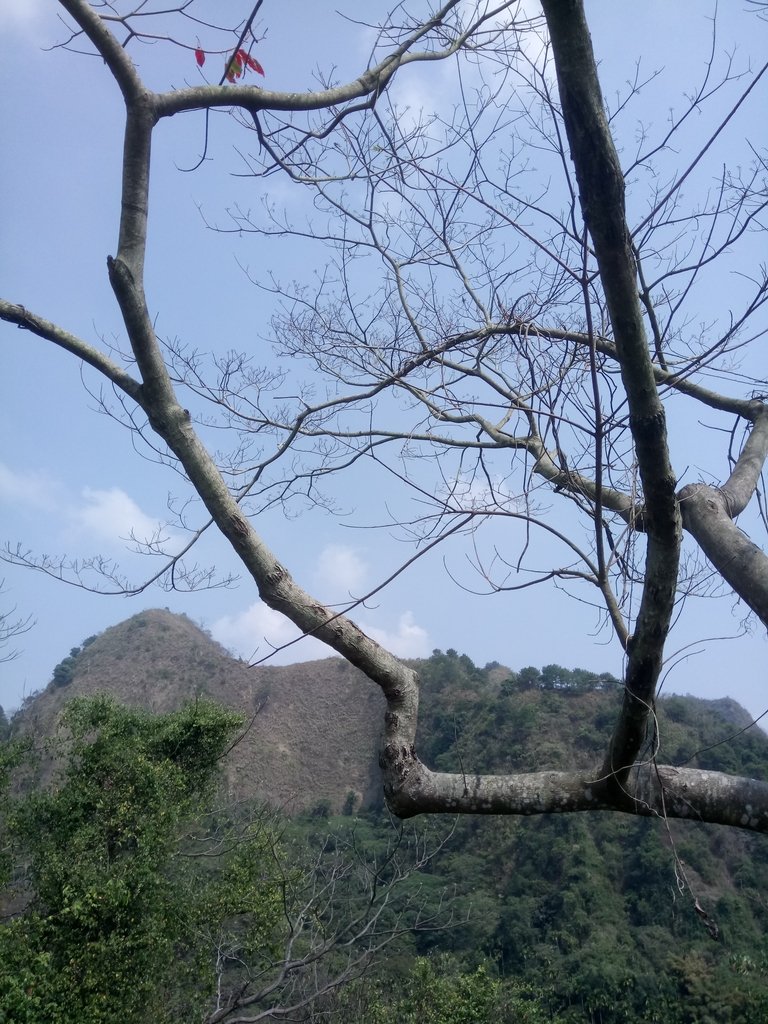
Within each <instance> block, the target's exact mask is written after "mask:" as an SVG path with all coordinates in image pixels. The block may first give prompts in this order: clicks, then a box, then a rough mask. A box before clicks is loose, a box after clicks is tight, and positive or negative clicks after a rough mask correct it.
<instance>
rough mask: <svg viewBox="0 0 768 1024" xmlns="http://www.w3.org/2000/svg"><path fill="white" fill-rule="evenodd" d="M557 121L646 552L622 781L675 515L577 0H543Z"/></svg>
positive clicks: (646, 680) (658, 622) (611, 757)
mask: <svg viewBox="0 0 768 1024" xmlns="http://www.w3.org/2000/svg"><path fill="white" fill-rule="evenodd" d="M543 8H544V14H545V16H546V19H547V25H548V27H549V32H550V38H551V41H552V50H553V54H554V58H555V65H556V68H557V80H558V86H559V92H560V101H561V104H562V111H563V120H564V122H565V128H566V133H567V136H568V142H569V145H570V150H571V157H572V159H573V162H574V166H575V169H576V179H577V181H578V184H579V194H580V195H579V197H580V200H581V206H582V211H583V214H584V220H585V222H586V225H587V229H588V230H589V233H590V235H591V237H592V241H593V244H594V250H595V258H596V260H597V265H598V268H599V271H600V280H601V282H602V286H603V290H604V292H605V298H606V304H607V307H608V312H609V314H610V317H611V323H612V326H613V335H614V339H615V345H616V353H617V357H618V360H619V365H620V367H621V378H622V382H623V384H624V388H625V391H626V395H627V403H628V406H629V415H630V428H631V430H632V436H633V440H634V444H635V452H636V455H637V462H638V468H639V473H640V479H641V482H642V486H643V496H644V500H645V529H646V534H647V537H648V547H647V554H646V565H645V582H644V586H643V592H642V598H641V602H640V609H639V612H638V616H637V620H636V623H635V630H634V635H633V637H632V639H631V641H630V643H629V645H628V659H627V671H626V691H625V700H624V705H623V708H622V711H621V715H620V718H619V721H618V723H617V726H616V730H615V733H614V736H613V739H612V742H611V747H610V750H609V753H608V757H607V759H606V762H605V767H606V771H612V772H617V773H618V774H617V784H618V785H621V784H622V783H623V782H624V781H625V779H626V776H627V773H628V772H629V769H630V767H631V765H632V764H633V762H634V760H635V758H636V756H637V754H638V752H639V750H640V747H641V746H642V743H643V741H644V739H645V731H646V725H647V720H648V714H649V709H650V705H651V701H652V700H653V696H654V693H655V690H656V684H657V681H658V678H659V673H660V671H661V666H662V659H663V653H664V641H665V638H666V636H667V633H668V632H669V627H670V623H671V620H672V610H673V608H674V602H675V592H676V585H677V576H678V565H679V559H680V542H681V533H682V529H681V519H680V511H679V508H678V505H677V499H676V495H675V475H674V473H673V471H672V466H671V464H670V459H669V451H668V446H667V429H666V419H665V414H664V407H663V405H662V403H661V400H660V398H659V394H658V391H657V387H656V381H655V377H654V372H653V365H652V362H651V358H650V355H649V351H648V342H647V338H646V335H645V328H644V323H643V314H642V308H641V306H640V300H639V294H638V287H637V275H636V267H635V259H634V253H633V248H632V239H631V235H630V231H629V226H628V224H627V220H626V209H625V203H624V175H623V173H622V170H621V165H620V163H619V158H618V155H617V153H616V148H615V146H614V143H613V139H612V137H611V132H610V128H609V125H608V120H607V117H606V114H605V107H604V103H603V97H602V92H601V90H600V83H599V81H598V76H597V66H596V63H595V57H594V53H593V51H592V42H591V39H590V36H589V30H588V27H587V22H586V18H585V15H584V8H583V3H582V2H581V0H543Z"/></svg>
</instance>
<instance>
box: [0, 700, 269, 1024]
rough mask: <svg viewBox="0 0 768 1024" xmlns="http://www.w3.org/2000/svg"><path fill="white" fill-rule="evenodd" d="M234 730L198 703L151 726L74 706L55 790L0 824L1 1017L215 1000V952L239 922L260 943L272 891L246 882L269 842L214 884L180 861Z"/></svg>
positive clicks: (31, 1021) (231, 861)
mask: <svg viewBox="0 0 768 1024" xmlns="http://www.w3.org/2000/svg"><path fill="white" fill-rule="evenodd" d="M239 724H240V718H239V716H237V715H235V714H233V713H232V712H230V711H227V710H224V709H222V708H219V707H217V706H215V705H213V704H210V703H206V702H196V703H194V704H191V705H189V706H188V707H187V708H185V709H184V710H182V711H179V712H176V713H173V714H170V715H164V716H157V717H155V716H152V715H150V714H147V713H145V712H142V711H136V710H129V709H126V708H122V707H119V706H118V705H116V704H115V703H114V702H113V701H112V700H110V699H109V698H107V697H98V698H95V699H88V700H85V699H77V700H74V701H72V702H71V704H70V705H69V706H68V708H67V711H66V712H65V715H64V718H63V726H64V727H65V729H66V731H67V734H68V735H67V738H66V740H63V741H62V746H63V749H61V750H60V755H61V756H62V757H63V763H62V766H61V768H60V770H59V773H58V777H57V779H56V782H55V784H54V785H53V786H51V787H48V788H46V789H45V790H42V791H39V792H35V793H32V794H31V795H29V796H26V797H24V798H21V799H18V800H17V801H15V802H13V803H12V805H11V807H10V809H9V811H8V820H7V823H6V824H7V832H8V835H9V837H10V843H11V853H12V856H13V862H14V863H15V865H16V871H17V877H16V878H15V882H14V885H13V887H12V889H11V890H10V891H9V892H8V893H7V894H6V905H7V906H8V907H9V909H10V911H11V913H12V916H11V919H10V921H9V923H7V924H6V925H5V927H3V928H0V963H1V964H2V967H0V1020H3V1021H14V1022H17V1024H41V1022H42V1021H46V1022H49V1024H75V1022H77V1024H91V1022H92V1024H102V1022H103V1021H106V1020H112V1019H114V1020H122V1021H126V1022H128V1021H140V1020H153V1021H157V1022H162V1021H175V1020H179V1019H183V1018H184V1015H185V1014H189V1013H190V1012H192V1011H193V1010H194V1008H195V1007H198V1006H199V1005H200V1003H201V1001H202V1000H203V998H204V997H205V996H207V995H208V994H210V992H211V990H212V987H213V984H214V971H213V966H214V961H213V960H212V957H211V945H212V944H213V943H214V942H217V943H218V944H219V945H220V944H221V942H222V939H223V936H224V934H225V933H226V931H227V928H228V927H231V923H232V922H233V920H234V919H235V918H242V917H244V916H245V917H247V931H248V941H249V942H251V943H254V942H255V943H258V944H259V945H261V946H265V945H266V944H267V943H268V941H269V936H270V934H271V931H272V930H273V928H274V925H275V921H276V919H277V917H278V915H279V912H280V904H279V890H278V889H277V888H276V887H275V886H273V885H270V884H269V882H268V880H263V881H260V882H259V884H258V885H256V884H255V883H256V877H257V876H256V875H255V873H254V869H255V868H256V865H255V864H254V861H253V855H254V851H258V852H263V847H264V846H265V844H266V843H268V842H269V839H270V837H269V836H265V835H260V836H259V837H257V838H255V839H253V841H251V842H249V843H246V844H244V845H242V846H241V847H239V848H236V849H234V850H233V851H232V853H231V854H230V855H229V856H227V857H223V858H220V859H219V862H218V870H217V871H216V872H215V873H213V872H207V873H206V872H205V871H204V870H201V869H199V868H198V867H197V864H198V863H199V862H198V861H197V860H196V859H192V858H185V857H182V856H180V852H181V851H182V849H183V847H184V844H185V842H189V840H188V839H185V837H186V835H187V829H188V828H189V826H190V824H191V822H192V821H193V819H194V818H195V816H197V815H199V813H200V811H201V808H202V806H203V801H204V799H205V797H206V796H208V795H209V794H210V792H211V788H212V785H213V781H214V778H215V774H216V770H217V767H218V762H219V760H220V758H221V757H222V755H223V754H224V752H225V751H226V748H227V746H228V744H229V743H230V742H231V740H232V737H233V735H234V732H235V730H236V729H237V727H238V726H239ZM21 909H23V913H21V914H19V913H18V911H19V910H21ZM14 911H15V912H16V913H14ZM243 941H245V937H244V939H243ZM188 1019H189V1018H188Z"/></svg>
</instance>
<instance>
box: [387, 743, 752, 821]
mask: <svg viewBox="0 0 768 1024" xmlns="http://www.w3.org/2000/svg"><path fill="white" fill-rule="evenodd" d="M385 750H386V748H385ZM389 757H390V760H391V762H392V763H396V764H397V765H398V770H399V785H398V786H397V788H396V789H394V790H392V789H391V788H387V799H388V802H389V805H390V807H392V809H393V810H394V811H395V812H396V813H397V814H398V815H399V816H400V817H403V818H406V817H410V816H412V815H414V814H421V813H424V812H425V811H426V812H433V813H437V812H440V813H453V814H522V815H530V814H567V813H571V812H574V811H598V810H612V811H623V812H626V813H630V814H637V815H640V816H644V817H668V818H684V819H688V820H692V821H709V822H714V823H717V824H721V825H732V826H735V827H738V828H745V829H749V830H751V831H756V832H768V783H766V782H760V781H758V780H756V779H747V778H740V777H735V776H732V775H726V774H724V773H721V772H709V771H702V770H701V769H698V768H676V767H674V766H672V765H657V766H656V765H652V764H648V765H645V766H642V767H639V768H636V769H634V770H633V771H632V772H628V773H626V775H625V777H624V785H623V786H622V787H617V786H615V785H606V782H607V781H608V780H607V779H606V778H605V777H603V778H599V777H596V776H595V772H594V771H591V772H590V771H573V772H534V773H530V774H520V775H472V774H466V775H464V774H449V773H445V772H432V771H430V770H429V769H428V768H426V767H425V766H424V765H423V764H422V763H421V762H420V761H419V760H418V758H417V757H416V755H415V753H414V752H413V751H407V750H401V751H390V752H389ZM387 786H388V787H391V783H387Z"/></svg>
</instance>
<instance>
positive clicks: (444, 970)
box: [0, 612, 768, 1024]
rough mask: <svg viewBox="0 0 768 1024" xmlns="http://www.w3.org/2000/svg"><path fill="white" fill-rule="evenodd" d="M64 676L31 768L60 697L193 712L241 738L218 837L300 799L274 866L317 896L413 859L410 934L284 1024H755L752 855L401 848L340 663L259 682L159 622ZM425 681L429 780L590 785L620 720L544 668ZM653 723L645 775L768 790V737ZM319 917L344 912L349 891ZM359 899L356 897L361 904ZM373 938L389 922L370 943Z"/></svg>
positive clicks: (698, 829) (629, 828)
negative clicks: (456, 776) (493, 776)
mask: <svg viewBox="0 0 768 1024" xmlns="http://www.w3.org/2000/svg"><path fill="white" fill-rule="evenodd" d="M164 643H165V646H164ZM69 657H70V659H71V661H70V662H67V663H66V664H65V670H64V671H63V672H62V671H60V672H59V677H60V678H59V679H57V680H54V681H52V683H51V684H50V685H49V686H48V687H47V688H46V690H44V691H43V692H42V693H41V694H39V695H37V696H36V697H35V698H34V699H32V700H31V701H29V702H28V705H27V706H26V707H25V708H24V709H23V711H22V712H21V713H20V714H19V715H18V716H17V717H16V718H15V719H14V720H13V721H12V723H11V730H10V731H11V734H12V735H15V736H17V737H18V736H24V735H26V736H30V735H33V734H34V736H35V744H36V745H38V746H39V745H40V743H41V740H43V739H44V738H45V737H51V736H53V735H54V733H55V729H56V726H55V722H56V720H57V717H58V716H59V715H60V714H61V711H62V708H63V707H64V706H65V705H66V703H67V700H68V698H70V697H72V696H75V695H78V696H87V695H89V694H93V693H96V692H99V691H100V690H104V689H107V690H112V692H113V693H115V694H116V695H117V696H118V697H119V698H120V700H122V701H123V702H125V703H128V704H133V705H136V704H138V705H141V706H143V707H145V708H147V709H148V710H150V711H154V712H158V711H162V712H165V713H167V712H169V711H171V710H172V709H174V708H177V707H180V706H182V705H183V704H184V702H185V701H188V700H189V699H190V698H195V697H199V696H201V695H205V696H207V697H211V698H213V699H215V700H217V701H219V702H221V703H225V704H228V705H229V706H230V707H232V708H234V709H235V710H237V711H238V712H240V713H241V714H243V715H244V716H246V717H247V718H248V720H249V722H250V726H249V728H248V730H247V732H246V735H245V738H244V739H243V740H242V741H241V742H240V743H238V744H237V745H236V746H235V747H234V749H233V750H232V751H231V752H230V754H229V755H228V758H227V760H226V761H225V762H224V764H223V766H222V771H223V788H222V789H221V791H220V794H219V796H218V798H217V803H216V807H217V812H216V813H217V815H218V818H219V819H221V816H222V815H224V817H225V818H227V820H232V821H235V820H239V821H243V820H255V819H257V818H258V816H259V815H260V814H261V811H260V809H259V808H260V806H261V804H262V803H263V801H264V800H267V801H271V802H272V803H273V804H276V805H278V806H281V807H283V808H284V806H285V800H284V794H285V792H286V791H287V790H292V791H294V792H300V794H301V800H300V801H298V802H297V805H296V806H298V807H299V808H303V812H302V813H299V814H298V815H294V817H293V819H292V820H291V821H284V822H283V824H282V825H281V826H280V827H279V829H278V832H279V834H280V837H281V838H280V843H281V844H282V847H281V848H282V849H284V850H285V851H288V852H287V853H286V854H285V856H286V857H287V863H291V864H295V865H298V864H299V863H302V864H303V863H305V862H307V863H312V864H313V865H314V866H313V868H312V870H313V871H314V872H316V878H318V879H319V878H322V877H325V876H324V875H323V872H325V871H327V864H328V858H329V857H330V858H333V857H335V856H337V855H338V851H340V850H344V851H353V852H354V857H355V865H356V866H355V868H354V871H352V869H349V874H348V877H349V878H352V877H358V876H359V877H360V878H362V877H364V876H365V877H367V878H368V880H369V881H370V878H371V877H374V876H375V877H378V876H377V875H376V872H378V871H381V870H382V868H381V865H382V864H383V865H385V868H384V869H383V874H382V875H381V879H382V883H383V882H384V881H386V882H387V884H388V883H389V882H390V881H392V875H391V872H392V869H391V867H388V866H387V865H390V864H391V863H394V861H390V859H389V858H390V853H389V852H388V851H390V850H391V849H392V847H393V842H394V844H395V846H396V845H397V844H398V843H400V844H401V848H402V850H403V851H419V850H420V851H422V853H421V854H416V855H415V856H416V862H421V861H423V863H421V865H420V868H419V870H418V871H410V869H409V871H406V872H405V877H403V878H402V879H401V880H400V881H399V882H398V885H397V886H396V889H397V894H396V897H395V896H394V895H393V896H392V902H391V905H390V906H389V908H388V909H387V914H390V915H395V913H398V914H401V913H402V914H403V915H404V917H403V920H407V921H408V922H410V923H409V924H408V927H406V928H404V929H402V930H400V933H399V934H398V935H397V937H396V938H395V939H393V940H392V941H390V942H388V943H387V944H386V945H385V946H384V947H382V951H381V952H380V953H379V954H378V955H377V956H376V957H375V958H374V959H375V961H376V962H375V964H374V965H373V966H371V967H370V968H369V969H368V971H367V973H366V974H365V977H364V978H363V979H362V980H357V981H354V982H352V983H351V984H347V985H345V986H343V987H341V988H339V989H338V990H335V989H334V990H333V991H332V992H328V993H326V994H325V995H324V996H323V998H322V999H320V1000H319V1001H316V1002H315V1004H314V1009H310V1008H308V1007H305V1008H303V1009H302V1010H301V1012H298V1011H297V1012H296V1015H295V1017H294V1018H292V1019H298V1020H315V1019H316V1020H321V1019H323V1020H328V1019H330V1020H335V1021H339V1022H342V1021H350V1022H351V1021H360V1022H362V1024H366V1022H367V1024H394V1022H395V1021H398V1022H405V1024H408V1022H409V1021H413V1022H414V1024H415V1022H416V1021H419V1022H420V1024H464V1022H466V1024H472V1022H474V1024H483V1022H485V1021H489V1022H490V1021H497V1020H501V1021H510V1022H515V1024H539V1022H541V1024H543V1022H544V1021H556V1022H560V1024H577V1022H589V1024H646V1022H658V1024H709V1022H712V1024H753V1022H754V1024H757V1022H761V1024H762V1022H764V1021H765V1020H767V1019H768V901H767V900H766V895H765V894H766V893H768V847H766V839H765V837H763V836H760V835H756V834H753V833H750V832H741V831H739V830H737V829H727V828H723V827H719V826H708V825H703V824H699V823H697V822H696V821H689V822H684V821H670V822H667V821H664V820H662V819H646V818H637V817H632V816H624V815H619V814H612V813H608V812H599V813H594V814H579V815H563V816H557V815H553V816H546V817H532V818H527V819H526V818H482V817H462V818H459V819H457V820H455V821H453V820H451V819H448V818H446V817H440V818H433V819H417V820H415V821H412V822H407V823H406V824H405V825H403V826H396V825H395V824H394V823H392V822H391V821H390V819H389V816H388V814H387V813H386V811H385V809H384V808H383V805H382V802H381V798H380V795H379V790H378V788H377V780H376V750H375V733H376V721H377V715H378V713H379V707H378V705H377V703H376V697H377V695H376V693H375V691H371V690H370V689H367V688H366V685H367V684H366V682H365V681H364V680H362V679H361V678H360V677H359V675H358V674H357V673H355V672H354V671H353V670H351V669H349V667H348V666H346V665H345V664H344V663H342V662H339V661H336V660H334V659H329V660H328V661H325V662H316V663H312V664H309V665H301V666H291V667H287V668H271V669H259V670H252V669H249V668H248V667H247V666H246V665H245V664H244V663H242V662H239V661H237V660H236V659H232V658H230V657H229V655H227V654H226V652H224V651H223V650H222V649H221V648H219V647H218V646H217V645H215V644H213V642H212V641H211V640H210V638H208V637H207V636H206V635H205V634H204V632H202V631H201V630H200V629H198V627H196V626H194V624H192V623H191V622H189V620H186V619H183V618H181V619H179V617H177V616H172V615H170V613H166V612H152V613H144V614H143V616H139V617H135V618H134V619H131V620H129V621H128V622H127V623H123V624H122V625H121V626H118V627H115V628H114V630H108V631H106V633H104V634H103V635H102V636H101V637H98V638H96V639H93V640H92V641H90V642H89V643H87V644H86V645H82V648H81V649H80V650H76V651H73V653H72V654H71V655H70V656H69ZM65 662H66V659H65ZM418 667H419V669H420V674H421V678H422V704H421V708H422V711H421V722H420V737H419V749H420V752H421V753H422V756H423V757H424V759H425V761H427V763H429V764H430V765H432V766H434V767H436V768H438V769H445V770H451V771H459V772H461V771H468V772H469V771H495V772H499V771H507V772H514V771H530V770H545V769H547V768H552V769H557V768H566V767H569V766H574V765H578V766H581V767H585V768H590V767H591V766H597V765H599V762H600V755H601V752H602V751H603V750H604V749H605V746H606V740H607V737H608V735H609V733H610V729H611V727H612V724H613V720H614V716H615V712H616V707H617V702H618V701H619V700H620V698H621V685H620V683H619V681H618V680H616V679H615V678H613V677H612V676H610V675H605V674H604V675H599V676H598V675H594V674H592V673H590V672H589V671H588V670H584V669H572V670H569V669H566V668H563V667H561V666H556V665H547V666H544V667H543V668H541V669H537V668H533V667H528V668H523V669H520V670H519V671H512V670H510V669H508V668H505V667H504V666H501V665H498V664H495V663H494V664H490V665H487V666H486V667H485V668H479V667H477V666H475V665H474V664H473V663H472V661H471V660H470V659H469V658H467V657H466V656H463V655H459V654H458V653H456V652H454V651H448V652H446V653H443V652H439V651H436V652H435V653H434V654H433V656H432V657H431V658H430V659H427V660H425V661H423V662H420V663H419V666H418ZM62 676H65V677H66V679H65V681H62V678H61V677H62ZM261 705H263V709H262V710H261V712H260V713H259V714H257V715H256V717H255V718H253V712H254V710H255V709H256V708H258V707H259V706H261ZM656 711H657V716H656V723H657V724H656V729H655V732H654V735H652V736H649V737H648V749H647V754H646V756H647V759H648V766H647V770H649V771H652V770H653V765H652V755H653V753H654V752H655V751H657V750H658V751H660V754H659V756H660V758H663V760H664V761H665V762H667V763H671V764H693V765H697V766H699V767H703V768H709V769H715V770H727V771H733V772H736V773H739V774H743V775H749V776H753V777H765V775H766V772H768V737H766V735H765V734H764V733H763V732H762V731H761V730H759V729H758V728H757V727H755V726H750V721H749V716H748V714H747V713H746V712H745V711H744V710H743V709H741V708H740V707H739V706H738V705H736V704H735V703H734V702H733V701H730V700H728V699H723V700H721V701H703V700H697V699H694V698H690V697H669V698H665V699H663V700H661V701H660V702H659V706H658V708H657V709H656ZM355 716H357V717H355ZM255 766H257V767H255ZM596 770H597V768H596ZM286 778H288V780H289V781H288V782H286ZM254 780H257V784H255V782H254ZM339 812H341V813H339ZM217 827H218V826H217ZM393 829H395V831H393ZM426 850H429V851H432V852H431V853H430V855H429V856H426V857H424V856H423V852H424V851H426ZM409 856H411V854H410V853H409ZM307 858H308V860H307ZM406 860H407V858H406ZM366 864H367V865H368V867H361V865H366ZM374 864H375V865H377V867H376V870H375V871H374V869H373V868H372V867H371V865H374ZM12 868H13V865H10V868H9V870H10V873H11V875H12V873H13V872H12V870H11V869H12ZM260 870H261V869H260ZM297 870H298V868H297ZM346 870H347V869H345V871H346ZM388 871H389V872H390V875H389V876H387V872H388ZM360 872H362V874H360ZM356 891H357V890H356ZM334 898H335V899H338V900H347V901H349V900H351V899H352V897H350V895H349V892H348V891H347V893H346V895H344V896H343V897H342V896H341V895H338V896H334ZM361 898H362V897H361V896H360V893H359V892H358V894H357V896H355V897H354V900H358V901H359V900H360V899H361ZM387 898H388V899H389V898H390V897H389V896H388V897H387ZM354 900H353V901H352V902H353V903H354ZM349 905H350V906H351V904H349ZM354 905H355V906H358V903H355V904H354ZM396 907H397V908H399V909H398V910H397V911H395V909H394V908H396ZM403 908H406V909H403ZM414 908H418V910H417V911H415V910H414ZM10 909H11V910H13V907H11V908H10ZM325 912H327V913H329V914H331V916H333V915H336V917H334V920H335V919H337V917H338V915H339V914H340V913H341V909H340V905H337V904H332V901H331V902H329V903H328V907H327V908H326V911H324V913H325ZM388 920H389V918H387V916H386V914H385V915H384V916H383V917H382V918H381V919H380V921H379V924H381V923H382V922H386V921H388ZM392 920H394V917H392ZM417 925H419V926H418V927H417ZM323 927H325V925H323ZM393 931H397V929H393ZM334 955H335V954H334ZM315 980H316V979H315ZM292 984H293V985H294V991H299V990H301V988H302V985H305V984H309V981H302V980H300V978H299V976H298V975H297V978H296V979H294V981H293V982H292ZM2 1019H3V1018H2V1016H1V1015H0V1020H2ZM130 1019H131V1020H134V1019H135V1020H137V1021H138V1020H140V1019H141V1018H139V1017H137V1018H133V1017H132V1018H130ZM244 1019H245V1018H244ZM41 1024H42V1021H41ZM179 1024H181V1022H179Z"/></svg>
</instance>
